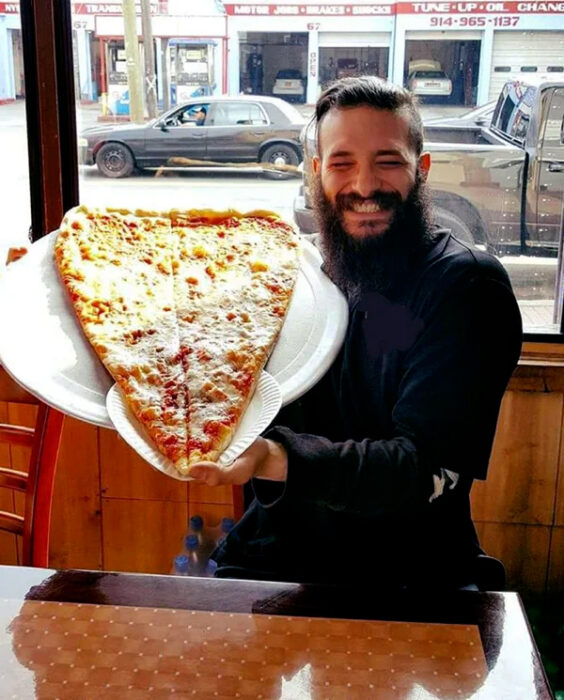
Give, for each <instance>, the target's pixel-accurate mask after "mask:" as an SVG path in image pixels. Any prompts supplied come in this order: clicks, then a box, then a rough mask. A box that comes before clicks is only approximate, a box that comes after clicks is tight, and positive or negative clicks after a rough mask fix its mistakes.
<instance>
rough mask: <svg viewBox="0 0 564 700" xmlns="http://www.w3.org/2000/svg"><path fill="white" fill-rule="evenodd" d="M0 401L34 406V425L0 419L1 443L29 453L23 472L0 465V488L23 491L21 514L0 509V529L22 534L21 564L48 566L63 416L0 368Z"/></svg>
mask: <svg viewBox="0 0 564 700" xmlns="http://www.w3.org/2000/svg"><path fill="white" fill-rule="evenodd" d="M0 401H3V402H4V401H6V402H9V403H24V404H34V405H35V406H37V414H36V418H35V425H34V426H33V427H29V426H24V425H16V424H13V423H2V422H0V444H7V445H9V446H10V448H11V447H15V448H22V447H23V448H27V449H26V450H25V451H26V452H27V453H29V462H28V465H27V470H26V471H24V470H20V469H15V468H12V467H11V466H0V487H3V488H8V489H13V490H14V491H19V492H21V493H23V494H25V506H24V514H23V515H21V514H20V513H17V512H10V511H5V510H0V530H3V531H5V532H10V533H13V534H15V535H20V536H21V538H22V556H21V562H20V563H21V564H23V565H24V566H40V567H47V566H48V564H49V532H50V527H51V506H52V502H53V489H54V485H55V471H56V466H57V456H58V454H59V446H60V441H61V433H62V429H63V420H64V416H63V414H62V413H60V412H59V411H56V410H55V409H52V408H49V407H48V406H46V405H45V404H43V403H41V402H40V401H38V400H37V399H36V398H35V397H33V396H32V395H31V394H28V393H27V392H26V391H24V390H23V389H20V388H19V387H17V385H15V384H14V383H13V382H11V380H10V379H9V378H8V377H7V375H6V374H5V373H4V372H3V370H1V369H0ZM10 453H11V449H10ZM12 500H13V502H15V499H12Z"/></svg>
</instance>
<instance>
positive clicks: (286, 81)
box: [272, 68, 305, 102]
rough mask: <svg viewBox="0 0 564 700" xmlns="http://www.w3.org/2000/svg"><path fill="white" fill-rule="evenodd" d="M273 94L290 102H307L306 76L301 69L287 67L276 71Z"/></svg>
mask: <svg viewBox="0 0 564 700" xmlns="http://www.w3.org/2000/svg"><path fill="white" fill-rule="evenodd" d="M272 94H273V95H275V96H276V97H283V98H284V99H286V100H289V101H290V102H305V78H304V77H303V76H302V74H301V72H300V71H299V70H294V69H293V68H286V69H284V70H279V71H278V73H276V78H275V80H274V85H273V87H272Z"/></svg>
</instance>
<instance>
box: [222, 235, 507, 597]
mask: <svg viewBox="0 0 564 700" xmlns="http://www.w3.org/2000/svg"><path fill="white" fill-rule="evenodd" d="M520 348H521V317H520V313H519V309H518V306H517V302H516V300H515V297H514V295H513V292H512V289H511V285H510V282H509V279H508V277H507V275H506V273H505V270H504V269H503V267H502V266H501V265H500V264H499V262H498V261H497V260H496V259H495V258H493V257H492V256H490V255H488V254H486V253H483V252H480V251H477V250H474V249H471V248H469V247H467V246H466V245H464V244H463V243H461V242H459V241H458V240H456V239H455V238H453V237H452V236H451V235H450V234H448V233H447V232H442V233H440V234H439V235H438V237H437V239H436V241H435V244H434V245H433V246H432V248H431V249H430V250H429V252H428V253H427V254H426V256H425V257H424V258H423V259H422V260H420V261H419V262H418V263H417V264H416V265H415V267H414V268H413V270H412V274H410V275H409V279H406V280H405V281H404V283H403V284H401V285H400V288H397V289H395V290H394V292H393V293H389V294H387V296H386V297H385V296H383V295H382V294H380V293H377V292H371V293H369V294H365V295H364V296H363V297H362V298H361V300H360V301H359V302H358V303H357V304H355V305H354V306H352V307H351V308H350V319H349V325H348V330H347V334H346V339H345V342H344V345H343V347H342V349H341V352H340V354H339V356H338V358H337V359H336V361H335V362H334V364H333V366H332V367H331V369H330V371H329V372H328V373H327V374H326V375H325V377H324V378H323V379H322V380H321V381H320V382H319V383H318V384H317V385H316V386H315V387H314V388H313V389H312V390H311V391H309V392H308V393H307V394H306V395H305V396H304V397H302V399H300V400H298V401H296V402H295V403H294V404H292V405H290V406H288V407H287V408H286V409H284V410H283V411H282V412H281V414H280V416H279V418H278V419H277V422H278V426H277V427H275V428H273V429H271V430H270V431H268V432H267V433H266V437H268V438H270V439H273V440H277V441H279V442H281V443H282V444H283V445H284V446H285V448H286V450H287V452H288V478H287V481H286V483H285V484H277V483H272V482H267V481H264V480H258V479H255V480H253V487H254V490H255V494H256V497H257V498H256V499H255V500H254V502H253V503H252V505H251V506H250V508H249V509H248V510H247V512H246V513H245V516H244V517H243V519H242V520H241V522H240V523H239V524H238V525H237V526H236V527H235V529H234V530H233V531H232V533H231V534H230V536H229V537H228V538H227V540H226V541H225V542H224V543H223V545H222V546H221V547H220V548H219V549H218V550H216V552H215V554H214V558H215V559H216V560H217V561H218V563H219V565H220V567H219V569H218V572H219V575H220V576H237V577H245V576H250V577H261V578H271V579H278V580H298V581H318V580H321V581H338V580H342V579H347V578H350V577H357V578H358V577H364V576H366V575H367V573H368V572H373V571H376V572H377V573H376V576H377V579H376V580H377V581H379V582H380V583H382V584H384V585H394V586H395V585H409V584H413V585H417V586H425V585H427V584H429V585H436V584H438V583H439V584H441V585H445V584H446V585H450V584H452V585H460V584H463V583H465V582H467V580H468V579H469V578H470V577H471V574H470V573H469V572H470V571H471V567H472V562H473V560H474V559H475V557H476V555H477V554H478V553H480V552H481V550H480V547H479V543H478V540H477V537H476V533H475V530H474V526H473V523H472V520H471V515H470V502H469V493H470V487H471V485H472V480H473V479H474V478H478V479H484V478H485V477H486V472H487V468H488V460H489V456H490V452H491V448H492V443H493V438H494V433H495V429H496V422H497V417H498V412H499V407H500V402H501V399H502V396H503V393H504V390H505V388H506V386H507V383H508V381H509V378H510V376H511V373H512V371H513V369H514V368H515V366H516V364H517V361H518V358H519V352H520ZM441 470H450V471H452V472H455V473H457V474H459V475H460V478H459V481H458V483H457V485H456V486H455V487H454V488H452V489H450V488H448V487H447V488H445V490H444V492H443V494H442V495H441V496H439V497H438V498H436V499H434V500H433V501H432V502H430V500H429V499H430V497H431V495H432V494H433V490H434V480H433V475H436V476H440V475H441V474H443V472H441ZM447 486H448V480H447ZM370 575H372V574H370Z"/></svg>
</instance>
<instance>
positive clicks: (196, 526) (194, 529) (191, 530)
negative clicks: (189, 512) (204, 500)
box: [188, 515, 204, 544]
mask: <svg viewBox="0 0 564 700" xmlns="http://www.w3.org/2000/svg"><path fill="white" fill-rule="evenodd" d="M188 534H189V535H196V537H197V538H198V542H199V543H200V544H202V541H203V538H204V520H203V518H202V516H201V515H193V516H192V517H191V518H190V523H189V527H188Z"/></svg>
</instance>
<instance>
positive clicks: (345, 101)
mask: <svg viewBox="0 0 564 700" xmlns="http://www.w3.org/2000/svg"><path fill="white" fill-rule="evenodd" d="M348 107H373V108H374V109H386V110H388V111H390V112H405V113H407V114H408V115H409V144H410V146H411V147H412V148H413V150H414V151H415V154H416V156H417V157H419V156H420V155H421V153H422V151H423V122H422V121H421V115H420V114H419V109H418V105H417V99H416V98H415V97H414V96H413V95H412V94H411V93H410V92H409V91H408V90H406V89H405V88H403V87H400V86H398V85H394V84H393V83H388V82H386V81H385V80H382V79H381V78H375V77H373V76H371V75H361V76H359V77H357V78H341V79H340V80H337V81H336V82H334V83H332V84H331V85H330V86H329V87H328V88H327V89H326V90H324V92H322V93H321V95H320V96H319V99H318V100H317V104H316V105H315V121H316V125H317V129H316V142H317V144H316V145H317V152H318V153H320V150H319V129H320V126H321V121H322V119H323V118H324V117H325V115H326V114H327V113H328V112H329V111H330V110H331V109H346V108H348Z"/></svg>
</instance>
